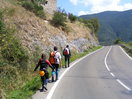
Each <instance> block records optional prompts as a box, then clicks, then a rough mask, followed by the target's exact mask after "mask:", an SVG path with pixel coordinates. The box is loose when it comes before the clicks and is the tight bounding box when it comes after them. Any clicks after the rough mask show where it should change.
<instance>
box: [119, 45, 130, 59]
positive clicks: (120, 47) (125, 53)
mask: <svg viewBox="0 0 132 99" xmlns="http://www.w3.org/2000/svg"><path fill="white" fill-rule="evenodd" d="M119 48H120V49H121V50H122V51H123V52H124V54H126V56H127V57H128V58H129V59H130V60H132V57H131V56H129V55H128V54H127V53H126V51H125V50H124V49H123V48H122V47H121V46H119Z"/></svg>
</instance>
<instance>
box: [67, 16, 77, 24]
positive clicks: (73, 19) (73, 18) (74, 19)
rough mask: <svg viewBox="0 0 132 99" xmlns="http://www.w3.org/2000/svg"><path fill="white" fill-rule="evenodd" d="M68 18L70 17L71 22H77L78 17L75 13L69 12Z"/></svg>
mask: <svg viewBox="0 0 132 99" xmlns="http://www.w3.org/2000/svg"><path fill="white" fill-rule="evenodd" d="M68 18H69V19H70V21H71V22H75V21H76V20H77V17H76V16H74V15H73V14H69V15H68Z"/></svg>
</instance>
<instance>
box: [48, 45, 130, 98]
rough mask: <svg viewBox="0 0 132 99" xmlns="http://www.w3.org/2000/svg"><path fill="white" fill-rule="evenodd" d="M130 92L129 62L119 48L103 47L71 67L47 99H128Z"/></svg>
mask: <svg viewBox="0 0 132 99" xmlns="http://www.w3.org/2000/svg"><path fill="white" fill-rule="evenodd" d="M131 89H132V60H131V59H130V58H129V57H128V56H127V55H126V54H125V53H124V52H123V51H122V50H121V48H120V47H119V46H112V47H110V46H107V47H104V48H103V49H101V50H99V51H97V52H96V53H94V54H92V55H89V56H87V57H85V58H84V59H83V60H81V61H80V62H78V63H77V64H76V65H75V66H73V67H72V68H71V69H70V70H69V71H68V72H67V73H66V74H65V75H64V76H63V78H62V79H61V80H60V82H59V84H58V85H57V87H56V89H55V91H54V93H53V94H52V97H51V99H132V90H131ZM49 94H50V93H49Z"/></svg>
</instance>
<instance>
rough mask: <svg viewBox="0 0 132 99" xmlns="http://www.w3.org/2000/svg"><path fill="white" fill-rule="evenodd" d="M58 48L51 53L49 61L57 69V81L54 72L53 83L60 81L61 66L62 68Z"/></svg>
mask: <svg viewBox="0 0 132 99" xmlns="http://www.w3.org/2000/svg"><path fill="white" fill-rule="evenodd" d="M57 50H58V48H57V47H56V46H55V47H54V51H53V52H51V53H50V57H49V61H50V63H51V64H52V66H53V67H54V68H55V73H56V79H54V71H52V82H54V81H57V80H58V74H59V71H58V70H59V66H61V54H60V52H58V51H57Z"/></svg>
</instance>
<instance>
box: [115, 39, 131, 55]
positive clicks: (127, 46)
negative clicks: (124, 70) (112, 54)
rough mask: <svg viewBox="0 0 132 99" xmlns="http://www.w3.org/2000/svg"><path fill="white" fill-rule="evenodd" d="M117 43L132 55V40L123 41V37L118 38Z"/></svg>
mask: <svg viewBox="0 0 132 99" xmlns="http://www.w3.org/2000/svg"><path fill="white" fill-rule="evenodd" d="M115 44H118V45H120V46H121V47H122V48H124V49H125V51H126V52H127V53H128V54H129V55H130V56H131V57H132V42H123V41H121V39H117V40H116V41H115Z"/></svg>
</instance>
